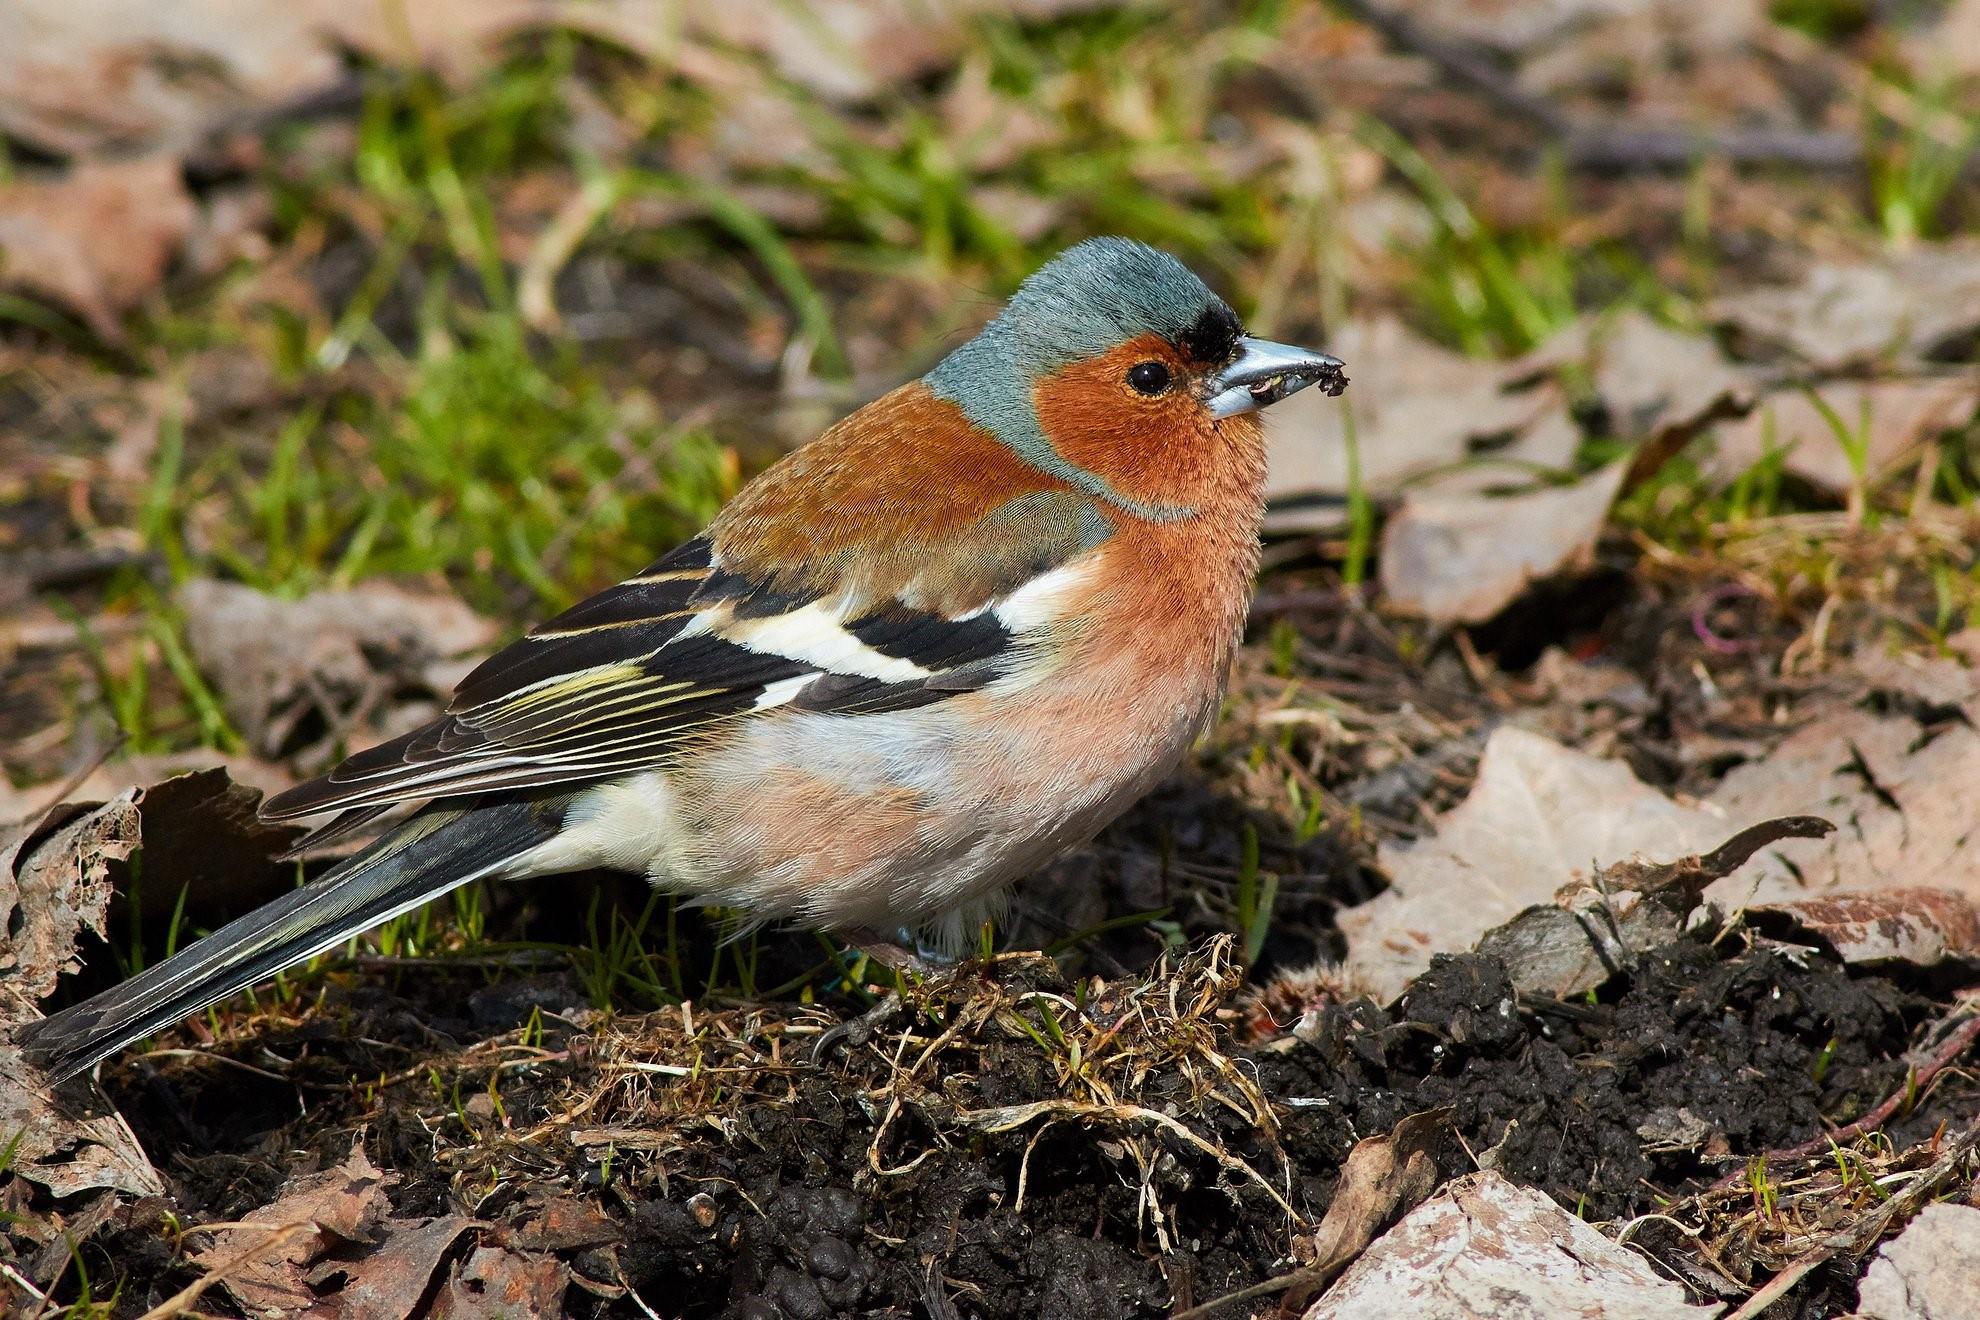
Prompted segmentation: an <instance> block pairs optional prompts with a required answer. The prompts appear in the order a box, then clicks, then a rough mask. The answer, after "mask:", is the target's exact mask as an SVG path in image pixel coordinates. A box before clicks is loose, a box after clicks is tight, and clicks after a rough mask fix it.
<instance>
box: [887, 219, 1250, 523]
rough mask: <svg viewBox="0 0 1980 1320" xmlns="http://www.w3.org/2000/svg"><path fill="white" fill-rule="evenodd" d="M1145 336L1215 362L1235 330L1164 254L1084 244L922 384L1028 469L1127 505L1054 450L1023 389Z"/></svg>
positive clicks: (1214, 301) (1112, 243)
mask: <svg viewBox="0 0 1980 1320" xmlns="http://www.w3.org/2000/svg"><path fill="white" fill-rule="evenodd" d="M1151 333H1152V334H1157V335H1160V336H1162V337H1163V338H1164V339H1167V340H1169V341H1170V342H1171V343H1174V344H1178V345H1181V346H1183V347H1184V349H1185V351H1186V352H1187V353H1189V354H1190V355H1191V356H1200V357H1206V358H1211V359H1216V358H1221V357H1222V356H1223V355H1224V354H1226V353H1227V352H1228V351H1229V350H1230V348H1231V347H1232V345H1233V344H1234V343H1235V342H1236V339H1237V334H1238V321H1237V317H1236V316H1235V315H1234V314H1233V313H1232V312H1231V309H1230V308H1229V306H1227V305H1226V304H1225V302H1224V300H1223V299H1221V298H1219V297H1218V296H1217V295H1216V294H1214V293H1212V292H1210V290H1209V289H1208V288H1207V287H1206V286H1205V285H1204V283H1203V281H1202V280H1200V279H1198V278H1196V276H1195V274H1193V273H1192V272H1191V271H1190V269H1189V267H1187V266H1185V265H1183V264H1182V263H1181V262H1180V261H1177V260H1176V259H1175V258H1174V257H1172V256H1170V255H1169V254H1168V253H1166V252H1158V251H1156V250H1155V249H1154V248H1152V247H1149V246H1147V245H1146V244H1144V243H1136V242H1134V241H1133V240H1131V239H1126V238H1089V239H1087V240H1086V241H1085V242H1084V243H1079V244H1075V245H1074V246H1072V247H1069V248H1067V249H1066V250H1065V251H1064V252H1061V253H1060V254H1059V255H1058V256H1056V257H1054V258H1052V260H1050V261H1048V262H1046V263H1045V264H1044V265H1043V266H1040V267H1039V268H1038V269H1037V270H1036V271H1034V272H1033V273H1032V275H1031V277H1030V278H1029V279H1027V280H1025V282H1024V283H1023V284H1021V285H1019V286H1018V291H1017V292H1016V293H1015V294H1013V295H1012V297H1011V300H1010V302H1009V304H1007V305H1006V306H1005V308H1004V310H1003V312H1002V313H1000V314H999V315H998V317H997V319H996V320H994V321H992V322H990V324H989V325H986V326H984V327H983V329H982V331H981V332H980V333H978V334H977V336H976V338H974V339H972V340H970V341H969V342H968V343H966V344H964V345H962V346H961V347H960V348H957V349H956V350H955V351H954V352H952V353H950V354H949V355H948V356H947V357H945V358H943V359H942V361H941V362H940V363H938V364H937V365H936V367H935V369H934V370H933V371H931V372H929V373H928V375H927V376H926V377H925V380H926V382H927V384H928V388H929V389H930V390H931V391H933V392H934V393H935V394H936V395H938V396H939V397H941V398H945V399H950V400H953V401H954V402H955V403H956V404H957V405H958V406H960V407H961V408H962V410H963V412H964V414H965V415H966V416H968V418H969V419H970V420H971V421H972V422H975V423H976V424H977V425H978V426H980V427H982V428H983V429H984V430H986V431H989V432H990V433H991V434H993V435H995V436H996V437H997V438H998V439H999V440H1002V441H1003V442H1004V443H1005V444H1006V445H1009V446H1010V447H1011V448H1012V449H1013V450H1015V451H1016V452H1017V453H1018V455H1019V456H1020V457H1022V458H1023V459H1024V460H1025V461H1026V462H1028V463H1031V464H1033V465H1034V466H1036V467H1039V468H1042V469H1044V470H1045V471H1047V472H1050V473H1052V474H1053V475H1055V476H1058V477H1061V478H1064V479H1065V480H1068V481H1071V482H1073V483H1074V484H1076V485H1079V486H1082V487H1085V488H1087V489H1089V490H1092V491H1093V492H1094V493H1095V494H1098V495H1100V496H1101V497H1102V498H1106V499H1111V500H1113V501H1114V502H1116V503H1122V504H1124V505H1127V504H1131V503H1132V502H1131V501H1122V500H1121V499H1120V497H1119V496H1117V495H1114V494H1113V493H1112V492H1111V491H1109V490H1107V489H1106V488H1105V486H1104V483H1101V482H1099V480H1098V478H1096V477H1093V476H1091V474H1087V473H1084V472H1081V471H1078V470H1076V469H1074V468H1073V467H1072V465H1071V464H1069V463H1067V462H1066V461H1065V460H1064V459H1063V458H1061V457H1060V456H1059V455H1058V453H1057V452H1056V451H1054V450H1053V449H1052V447H1051V445H1050V443H1049V442H1048V441H1047V440H1046V438H1045V435H1044V433H1043V432H1042V431H1041V430H1040V429H1039V426H1038V418H1037V415H1036V414H1035V413H1034V412H1033V410H1032V395H1031V387H1032V385H1033V384H1034V383H1035V382H1036V381H1037V380H1038V379H1039V378H1040V377H1041V376H1046V375H1049V374H1051V373H1052V372H1054V371H1057V370H1058V369H1059V368H1061V367H1063V366H1065V365H1066V364H1067V363H1069V362H1076V361H1078V360H1080V359H1081V358H1088V357H1094V356H1097V355H1098V354H1101V353H1105V352H1107V351H1108V350H1109V349H1112V348H1116V347H1118V346H1120V345H1121V344H1123V343H1126V342H1127V341H1128V340H1130V339H1134V338H1136V337H1138V336H1140V335H1145V334H1151ZM1137 511H1140V510H1139V509H1138V510H1137Z"/></svg>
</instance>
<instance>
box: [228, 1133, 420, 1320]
mask: <svg viewBox="0 0 1980 1320" xmlns="http://www.w3.org/2000/svg"><path fill="white" fill-rule="evenodd" d="M397 1181H398V1175H397V1174H395V1173H381V1172H380V1171H379V1170H378V1169H377V1168H375V1167H373V1165H372V1163H371V1160H370V1159H369V1158H368V1157H367V1156H366V1155H365V1153H364V1148H363V1146H362V1145H358V1146H354V1147H352V1149H351V1153H350V1156H349V1158H347V1159H346V1160H345V1161H344V1162H343V1163H342V1164H340V1165H338V1166H337V1167H336V1168H334V1169H325V1170H323V1171H322V1172H320V1173H311V1174H305V1175H303V1176H302V1177H300V1178H293V1179H291V1180H290V1181H289V1182H288V1183H287V1184H285V1185H284V1186H283V1188H282V1190H281V1192H280V1193H279V1194H278V1195H277V1196H276V1198H275V1199H274V1200H273V1201H271V1202H269V1203H268V1204H267V1205H265V1206H263V1207H262V1208H261V1209H259V1210H256V1211H253V1212H251V1213H250V1214H247V1215H245V1216H243V1217H242V1219H241V1222H240V1224H239V1225H238V1226H236V1227H233V1228H226V1229H222V1230H220V1231H219V1232H218V1233H216V1234H214V1236H213V1240H212V1242H211V1243H210V1244H209V1245H208V1246H207V1247H206V1248H205V1249H204V1250H201V1251H197V1252H194V1253H193V1254H192V1256H191V1258H190V1259H191V1261H192V1263H193V1264H194V1265H196V1266H198V1267H199V1268H200V1269H202V1270H213V1269H217V1268H219V1267H221V1266H222V1265H226V1264H228V1263H230V1262H233V1263H234V1264H233V1268H232V1269H231V1270H230V1271H229V1272H228V1273H227V1274H226V1275H225V1276H224V1277H223V1278H222V1280H221V1282H222V1283H223V1284H224V1286H225V1287H226V1289H227V1291H228V1292H229V1293H231V1294H232V1295H233V1298H234V1300H235V1301H236V1302H238V1303H239V1304H240V1305H241V1307H242V1308H243V1309H245V1310H247V1311H248V1312H250V1313H251V1314H269V1313H273V1314H275V1315H294V1314H297V1313H300V1312H302V1311H305V1310H307V1309H308V1308H310V1307H312V1306H315V1305H316V1304H317V1303H318V1301H319V1296H318V1294H317V1292H316V1290H314V1289H313V1288H311V1287H310V1285H309V1281H308V1276H309V1273H310V1271H311V1269H312V1268H313V1267H314V1266H315V1265H316V1263H317V1262H318V1261H319V1260H321V1259H322V1258H323V1257H324V1256H325V1255H327V1254H328V1253H330V1252H331V1251H333V1250H335V1249H336V1248H338V1247H340V1246H342V1245H344V1244H347V1243H357V1244H366V1243H373V1242H377V1241H379V1240H380V1239H381V1237H382V1236H383V1234H384V1232H385V1224H386V1219H387V1217H388V1216H389V1215H390V1214H391V1210H392V1206H391V1202H390V1201H388V1200H387V1199H386V1192H387V1191H388V1190H389V1189H390V1188H391V1187H392V1185H393V1184H394V1183H396V1182H397ZM297 1225H302V1226H303V1228H302V1230H301V1231H300V1232H295V1233H290V1234H288V1235H287V1236H286V1237H285V1236H282V1234H283V1230H285V1229H289V1228H292V1227H294V1226H297ZM262 1243H267V1244H268V1245H267V1247H266V1249H265V1250H261V1251H256V1248H257V1247H258V1246H260V1244H262ZM244 1253H253V1254H247V1255H246V1256H245V1258H244V1259H243V1255H244Z"/></svg>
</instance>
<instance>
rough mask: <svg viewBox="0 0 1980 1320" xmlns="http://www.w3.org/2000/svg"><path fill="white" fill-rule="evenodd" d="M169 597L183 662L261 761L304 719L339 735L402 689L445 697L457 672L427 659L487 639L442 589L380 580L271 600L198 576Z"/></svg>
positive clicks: (485, 628) (283, 746)
mask: <svg viewBox="0 0 1980 1320" xmlns="http://www.w3.org/2000/svg"><path fill="white" fill-rule="evenodd" d="M178 602H179V606H180V608H181V609H182V610H183V611H184V612H185V619H186V642H187V644H188V645H189V646H190V647H191V648H192V652H193V656H194V658H195V659H196V660H197V661H198V662H199V665H200V667H201V669H203V670H204V671H205V672H206V673H207V674H208V675H209V676H210V677H211V678H212V680H213V682H214V685H215V686H216V687H217V688H218V689H219V692H220V698H221V701H222V702H223V703H224V704H225V706H226V708H227V715H228V718H229V719H231V720H232V721H233V722H234V725H235V727H237V728H239V729H240V730H241V732H242V733H243V734H244V735H246V737H247V739H248V741H249V744H250V745H251V746H252V747H253V748H254V749H255V750H256V751H257V752H258V753H259V754H261V755H263V756H280V755H282V754H284V753H285V752H288V751H293V750H294V748H293V747H291V746H289V744H290V742H291V741H292V739H293V738H294V737H295V735H296V734H297V732H298V730H299V729H300V728H302V727H304V725H305V722H306V721H309V720H311V719H312V718H314V719H317V720H321V721H322V722H324V723H325V724H327V725H328V727H329V729H330V730H331V731H333V732H343V731H346V730H349V729H351V728H352V727H354V726H356V725H358V724H360V723H362V722H363V721H364V720H366V719H367V718H368V717H370V716H371V715H373V714H374V713H376V712H377V711H379V710H380V708H381V707H382V706H383V705H384V704H385V703H386V702H387V701H388V700H389V699H391V698H392V697H394V696H395V695H396V694H398V693H401V692H403V691H405V690H406V689H407V688H421V687H424V688H426V689H427V690H429V691H432V692H433V693H434V694H435V695H436V696H441V695H445V694H446V693H447V692H449V691H450V690H451V689H452V686H453V684H454V682H456V681H458V679H459V678H460V677H461V674H460V673H459V672H456V670H457V669H458V668H459V667H458V666H451V667H450V666H446V665H444V664H437V662H443V661H447V660H452V659H454V658H456V657H459V656H462V655H465V654H467V653H469V652H473V651H477V650H479V649H481V648H483V647H486V646H487V645H488V644H489V643H490V642H492V641H493V640H494V639H495V636H496V634H497V628H496V625H495V624H493V623H492V622H490V621H489V620H487V619H484V618H482V617H481V616H480V615H477V614H476V613H474V611H472V610H470V609H469V608H468V607H467V606H466V605H464V604H462V603H461V602H460V601H458V600H456V599H455V598H453V597H451V596H445V595H434V594H422V593H418V592H413V591H408V590H406V589H405V588H402V587H397V586H394V585H392V584H391V583H388V582H367V583H365V584H363V585H362V586H359V587H355V588H353V589H351V590H349V591H324V592H317V593H315V594H313V595H309V596H305V597H303V598H302V599H300V600H280V599H278V598H276V597H274V596H269V595H266V594H264V593H262V592H259V591H256V590H254V589H253V588H251V587H244V586H239V585H237V584H234V583H227V582H214V581H210V580H204V579H202V580H197V581H193V582H189V583H187V584H186V585H185V586H184V587H182V588H180V590H179V597H178Z"/></svg>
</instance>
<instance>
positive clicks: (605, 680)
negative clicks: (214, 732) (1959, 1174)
mask: <svg viewBox="0 0 1980 1320" xmlns="http://www.w3.org/2000/svg"><path fill="white" fill-rule="evenodd" d="M1076 522H1077V520H1074V524H1076ZM1074 524H1069V523H1068V522H1067V520H1066V518H1064V517H1063V516H1057V517H1053V518H1046V519H1042V520H1033V519H1027V520H1026V527H1027V528H1034V527H1035V529H1036V530H1035V532H1033V533H1030V534H1031V536H1032V540H1033V541H1034V544H1033V545H1032V547H1031V550H1030V552H1029V553H1027V554H1025V555H1023V556H1015V557H1011V563H1012V565H1013V568H1012V570H1011V571H1008V572H1004V573H1001V574H999V577H1000V578H1001V579H1002V580H1000V581H998V582H995V583H992V584H987V585H988V586H989V587H990V588H991V590H990V593H989V594H988V595H986V596H985V598H984V599H983V600H982V602H981V603H980V604H979V605H977V606H976V607H975V608H973V609H970V610H968V611H966V612H961V613H948V614H944V613H938V612H934V611H932V610H925V609H917V608H914V607H913V605H911V604H910V603H908V600H912V599H914V596H913V594H912V593H909V594H908V600H904V599H903V598H902V595H901V594H900V593H894V592H889V593H887V594H886V595H884V596H882V597H880V598H878V599H875V598H873V597H872V596H870V595H867V596H862V595H861V594H860V593H859V591H858V590H857V589H856V588H854V587H852V586H849V585H841V584H835V583H833V582H831V581H829V580H824V579H818V578H816V577H814V579H813V581H812V582H811V583H810V584H809V585H806V586H802V587H792V586H790V585H788V584H786V583H774V584H773V583H768V582H766V581H765V580H764V578H763V577H762V576H761V575H752V574H750V573H747V572H744V571H739V570H738V569H736V568H732V567H729V566H727V565H725V564H724V563H723V561H722V557H721V555H720V554H719V553H718V552H717V551H715V550H714V549H713V548H712V547H711V541H710V539H709V538H708V537H706V536H703V537H697V538H696V539H694V540H693V541H690V542H688V543H687V544H685V545H683V546H681V547H680V548H679V549H677V550H675V551H673V552H672V553H671V554H669V555H667V556H666V557H664V558H662V559H661V560H659V561H658V562H657V563H655V564H653V565H652V566H651V567H649V568H648V569H647V570H646V571H644V572H642V573H640V574H639V575H638V576H636V577H632V578H628V579H627V580H626V581H624V582H621V583H619V584H618V585H616V586H613V587H610V588H608V589H606V590H605V591H602V592H600V593H599V594H597V595H595V596H592V597H591V598H589V599H588V600H585V601H583V602H581V603H579V604H578V605H575V606H573V607H572V608H571V609H569V610H566V611H565V612H564V613H563V614H560V615H558V616H557V617H556V618H554V619H551V620H550V621H549V622H548V623H546V624H544V625H543V626H542V627H540V628H538V629H537V630H536V631H534V632H532V633H530V634H529V635H528V636H526V637H524V638H522V639H520V640H518V641H516V642H515V643H513V644H511V645H510V646H508V647H505V648H504V649H502V650H501V651H498V652H497V653H496V654H495V655H493V656H491V657H490V658H489V659H488V660H487V661H485V662H484V663H483V664H482V665H481V666H480V667H479V668H478V669H476V670H475V671H474V672H473V673H471V674H470V675H468V677H467V678H466V679H465V680H464V681H463V682H462V683H461V685H460V688H459V689H458V690H457V691H456V693H455V696H454V699H453V702H452V703H451V705H450V706H449V709H448V713H447V714H446V715H444V716H443V717H441V718H440V719H438V720H435V721H434V722H433V723H431V724H428V725H426V726H425V727H423V728H420V729H416V730H414V731H413V732H411V733H409V734H406V735H404V736H402V737H399V738H394V739H392V740H391V741H389V742H386V743H382V744H380V745H379V746H376V747H373V748H370V749H368V750H366V751H363V752H359V753H358V754H357V755H355V756H352V757H350V758H349V759H348V760H346V761H344V762H343V763H342V764H340V765H339V766H337V768H336V769H335V770H333V771H331V772H330V773H329V774H328V775H326V776H324V777H323V778H320V779H317V780H314V781H312V782H310V783H306V784H301V785H298V786H297V787H295V788H292V789H290V790H288V791H287V792H285V793H281V794H278V795H277V796H275V797H273V798H271V799H269V800H268V802H267V803H265V804H264V805H263V807H262V814H263V815H264V816H266V817H268V818H270V819H276V820H284V819H291V818H294V817H298V816H308V815H314V814H316V813H318V812H322V811H329V810H333V809H335V810H341V811H344V812H347V813H349V812H358V811H368V810H371V809H375V808H379V807H383V806H387V805H389V804H392V803H398V802H408V801H417V800H425V799H433V798H450V797H457V796H461V795H464V794H470V793H482V792H487V791H490V790H498V789H532V788H541V787H545V786H549V785H556V784H573V783H578V782H582V781H587V780H596V779H601V778H606V777H609V776H613V775H618V774H623V773H627V772H629V771H634V770H640V769H648V768H653V767H656V766H664V765H666V764H668V763H669V762H671V761H672V760H674V759H675V758H677V757H679V756H680V755H681V754H682V753H683V751H684V750H686V749H687V748H688V747H690V746H692V745H693V743H694V742H695V740H696V739H697V738H698V737H699V736H700V735H704V734H707V733H710V732H713V731H715V730H716V729H718V728H719V727H721V726H723V725H725V724H728V723H731V722H733V721H736V720H739V719H746V718H751V717H754V716H757V715H759V714H761V713H762V712H764V711H767V710H770V709H773V708H778V707H791V708H794V709H799V710H812V711H831V712H839V713H845V714H848V715H853V714H872V713H876V712H882V711H890V710H902V709H906V708H909V707H913V706H919V705H925V704H927V703H930V702H935V701H941V700H944V699H946V698H949V697H952V696H954V695H956V694H957V693H960V692H967V691H971V690H974V689H976V688H979V687H982V686H983V685H984V684H986V683H988V682H990V681H991V680H992V679H993V678H995V677H996V676H997V675H998V674H999V673H1002V672H1007V670H1008V667H1009V666H1010V665H1012V664H1013V663H1016V662H1018V660H1019V658H1020V657H1021V656H1022V654H1023V653H1024V652H1025V650H1026V649H1027V647H1028V645H1029V644H1030V641H1031V640H1035V635H1036V634H1035V632H1034V631H1033V630H1035V629H1036V628H1037V626H1038V625H1039V621H1040V618H1041V617H1042V616H1041V611H1040V609H1039V602H1040V600H1041V597H1042V596H1048V595H1051V594H1053V587H1054V584H1055V582H1056V583H1064V582H1067V581H1069V580H1070V579H1069V578H1068V576H1067V575H1068V574H1075V575H1076V574H1077V573H1078V572H1079V571H1081V566H1080V565H1078V564H1075V563H1073V562H1072V561H1073V560H1075V559H1078V558H1079V557H1080V556H1081V555H1082V554H1083V553H1084V552H1085V551H1086V550H1088V549H1090V548H1091V546H1092V543H1093V541H1092V538H1091V537H1090V536H1087V535H1084V534H1082V533H1079V532H1078V531H1077V527H1075V533H1074V534H1073V535H1071V536H1070V537H1069V536H1068V535H1067V534H1066V533H1065V532H1064V530H1063V529H1064V528H1065V527H1067V526H1069V525H1074ZM1020 561H1022V564H1023V566H1022V568H1021V570H1020V569H1019V568H1018V567H1017V565H1018V564H1019V563H1020ZM1059 570H1064V571H1063V572H1058V571H1059ZM1055 572H1058V576H1057V578H1056V579H1055V578H1053V576H1052V575H1053V574H1054V573H1055ZM1028 633H1029V634H1031V636H1030V637H1029V638H1028V637H1027V634H1028Z"/></svg>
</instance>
